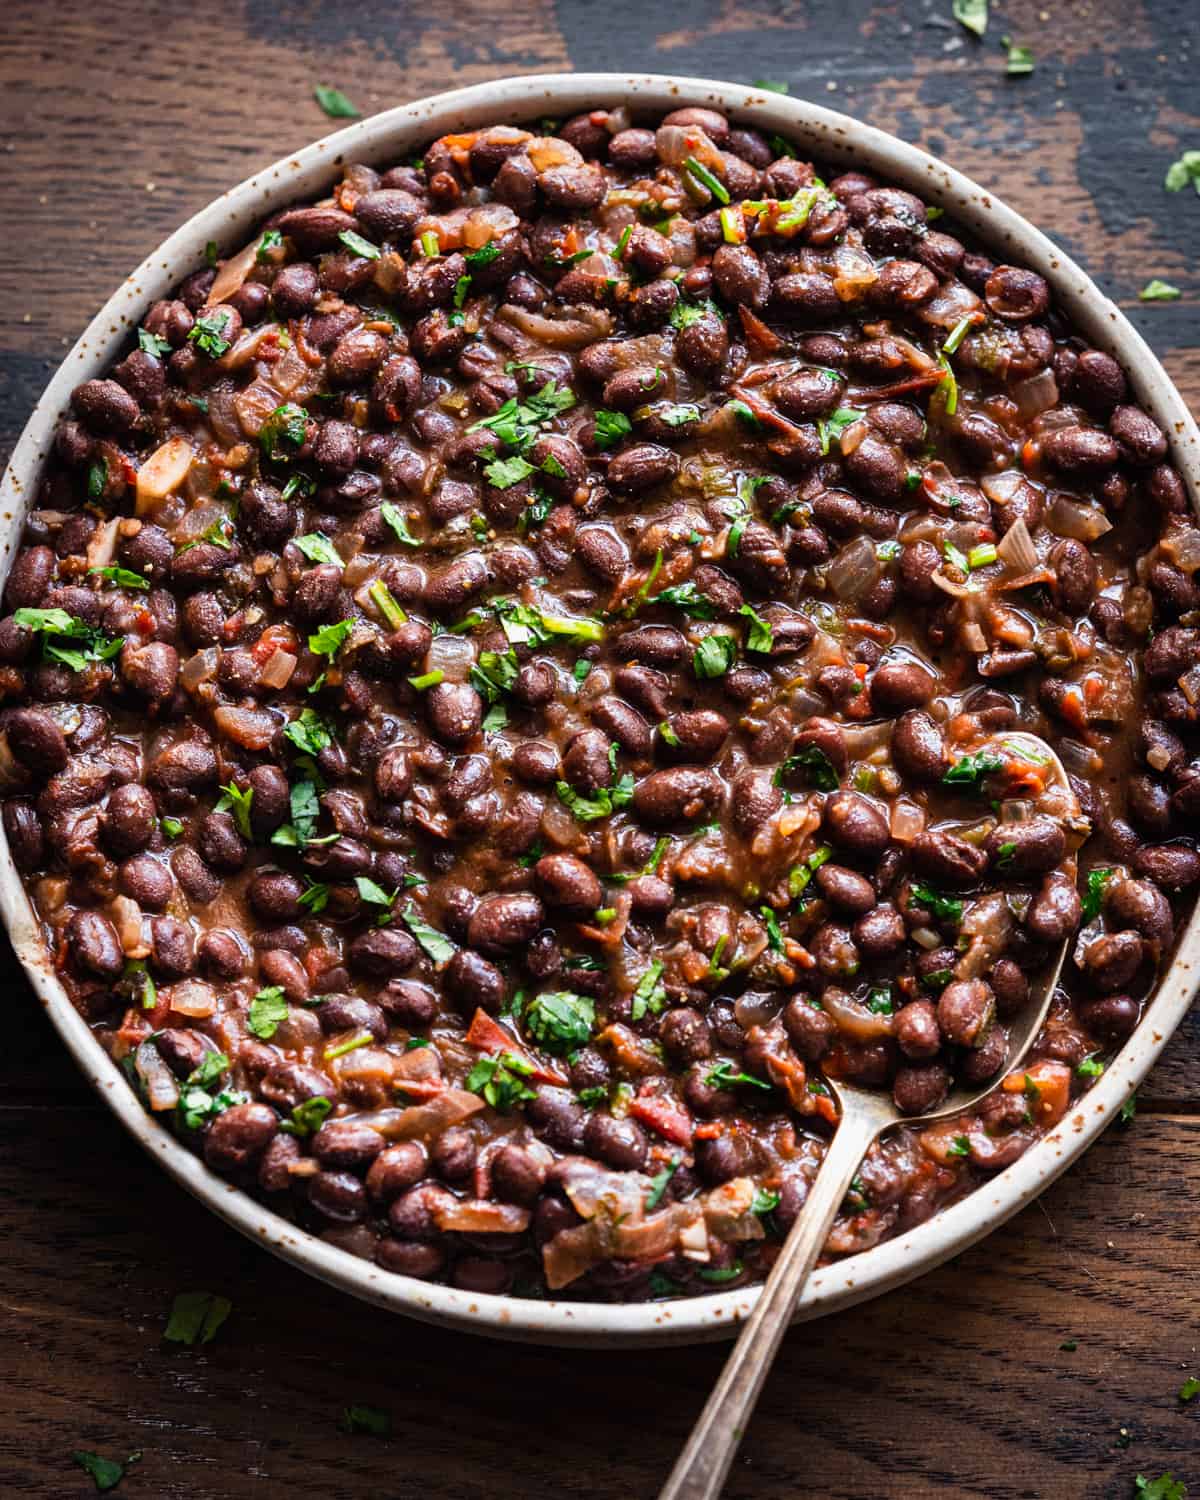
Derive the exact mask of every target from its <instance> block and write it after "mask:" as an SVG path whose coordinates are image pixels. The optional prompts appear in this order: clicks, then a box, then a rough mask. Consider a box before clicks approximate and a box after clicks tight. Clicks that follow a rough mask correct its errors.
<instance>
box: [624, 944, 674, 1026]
mask: <svg viewBox="0 0 1200 1500" xmlns="http://www.w3.org/2000/svg"><path fill="white" fill-rule="evenodd" d="M663 968H664V965H663V963H662V961H661V960H660V959H657V958H656V959H655V960H654V962H653V963H652V964H651V965H650V967H649V968H648V969H647V970H646V972H645V973H644V974H643V975H642V977H641V978H640V979H639V980H638V982H637V987H636V989H635V990H634V992H633V1001H632V1004H631V1005H630V1010H629V1014H630V1019H631V1020H634V1021H640V1020H641V1019H642V1017H643V1016H644V1015H645V1014H646V1012H647V1011H650V1013H651V1014H652V1015H657V1014H658V1013H659V1011H660V1010H662V1008H663V1006H664V1005H665V1004H666V1001H667V992H666V990H665V989H664V988H663V986H662V984H661V982H660V981H661V980H662V976H663Z"/></svg>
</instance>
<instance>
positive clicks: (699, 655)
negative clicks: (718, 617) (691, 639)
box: [692, 635, 737, 677]
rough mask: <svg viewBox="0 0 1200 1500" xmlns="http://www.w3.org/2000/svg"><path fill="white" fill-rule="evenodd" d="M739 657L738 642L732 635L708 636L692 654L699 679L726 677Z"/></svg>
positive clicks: (693, 666) (693, 668)
mask: <svg viewBox="0 0 1200 1500" xmlns="http://www.w3.org/2000/svg"><path fill="white" fill-rule="evenodd" d="M736 657H737V641H735V640H734V638H733V636H731V635H706V636H705V637H704V639H703V640H702V641H701V642H700V644H699V645H698V646H697V647H696V649H695V651H694V652H693V653H692V670H693V671H694V672H695V674H696V676H697V677H724V675H725V673H726V672H728V671H729V669H730V667H731V666H733V663H734V660H735V658H736Z"/></svg>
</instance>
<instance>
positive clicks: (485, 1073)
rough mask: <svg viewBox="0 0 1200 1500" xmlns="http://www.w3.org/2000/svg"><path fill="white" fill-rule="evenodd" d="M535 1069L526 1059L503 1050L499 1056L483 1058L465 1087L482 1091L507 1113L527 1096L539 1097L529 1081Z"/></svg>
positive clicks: (481, 1095)
mask: <svg viewBox="0 0 1200 1500" xmlns="http://www.w3.org/2000/svg"><path fill="white" fill-rule="evenodd" d="M532 1072H533V1068H532V1066H531V1065H530V1064H529V1063H527V1062H526V1061H525V1060H524V1058H520V1057H516V1056H514V1055H513V1053H511V1052H502V1053H500V1055H499V1056H498V1057H481V1058H480V1059H479V1061H478V1062H477V1063H476V1064H475V1066H474V1067H473V1068H472V1069H471V1071H470V1072H469V1073H468V1074H467V1078H466V1083H465V1085H464V1087H465V1088H466V1089H467V1090H468V1092H469V1093H472V1094H478V1095H479V1096H480V1097H481V1098H482V1099H484V1100H485V1101H486V1102H487V1103H488V1104H490V1105H491V1106H492V1108H493V1109H498V1110H499V1111H500V1112H501V1114H507V1112H508V1111H509V1110H510V1109H511V1108H512V1107H513V1105H514V1104H519V1103H520V1102H521V1101H522V1100H523V1099H536V1098H537V1095H536V1094H535V1093H534V1091H533V1090H532V1089H531V1088H530V1087H529V1086H528V1084H527V1083H526V1082H525V1080H526V1079H527V1078H528V1077H529V1076H530V1075H531V1074H532Z"/></svg>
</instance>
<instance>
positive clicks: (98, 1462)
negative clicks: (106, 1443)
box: [71, 1448, 142, 1494]
mask: <svg viewBox="0 0 1200 1500" xmlns="http://www.w3.org/2000/svg"><path fill="white" fill-rule="evenodd" d="M141 1457H142V1453H141V1449H140V1448H139V1449H138V1450H137V1451H136V1452H133V1453H131V1454H130V1455H129V1457H128V1458H127V1459H126V1460H125V1462H124V1463H119V1462H118V1461H117V1460H116V1459H115V1458H102V1457H101V1456H100V1454H99V1453H86V1452H85V1451H84V1450H83V1449H82V1448H76V1449H74V1450H73V1451H72V1453H71V1460H72V1462H73V1463H77V1464H78V1465H79V1467H80V1468H81V1469H83V1471H84V1472H85V1473H87V1474H89V1475H91V1479H92V1483H93V1484H94V1485H95V1486H96V1488H97V1489H98V1490H99V1491H100V1493H101V1494H104V1493H105V1492H106V1491H108V1490H111V1489H115V1488H116V1487H117V1485H118V1484H120V1482H121V1480H122V1479H123V1478H124V1477H125V1471H126V1469H128V1468H130V1467H132V1465H134V1464H136V1463H138V1462H139V1461H140V1459H141Z"/></svg>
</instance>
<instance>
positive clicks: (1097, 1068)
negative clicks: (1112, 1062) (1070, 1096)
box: [1075, 1057, 1104, 1078]
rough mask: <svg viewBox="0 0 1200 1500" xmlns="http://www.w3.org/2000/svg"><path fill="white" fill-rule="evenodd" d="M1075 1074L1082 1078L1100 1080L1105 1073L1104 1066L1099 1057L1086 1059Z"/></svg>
mask: <svg viewBox="0 0 1200 1500" xmlns="http://www.w3.org/2000/svg"><path fill="white" fill-rule="evenodd" d="M1075 1072H1076V1074H1077V1075H1078V1076H1079V1077H1080V1078H1099V1077H1100V1075H1101V1073H1103V1072H1104V1064H1103V1063H1102V1062H1101V1061H1100V1059H1099V1058H1098V1057H1085V1058H1084V1060H1083V1061H1082V1062H1081V1063H1080V1064H1079V1066H1078V1067H1077V1068H1076V1069H1075Z"/></svg>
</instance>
